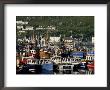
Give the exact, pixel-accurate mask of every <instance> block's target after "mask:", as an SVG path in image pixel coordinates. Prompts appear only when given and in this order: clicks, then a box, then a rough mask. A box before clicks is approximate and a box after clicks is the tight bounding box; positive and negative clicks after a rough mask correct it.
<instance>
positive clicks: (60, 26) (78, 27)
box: [16, 16, 94, 38]
mask: <svg viewBox="0 0 110 90" xmlns="http://www.w3.org/2000/svg"><path fill="white" fill-rule="evenodd" d="M16 20H17V21H19V20H22V21H28V22H29V23H28V25H30V26H33V27H34V29H35V28H36V27H39V26H43V27H48V26H53V27H56V30H54V31H50V32H49V35H50V36H60V35H62V36H64V35H65V36H70V35H72V36H73V37H82V36H83V38H90V37H92V36H94V16H17V17H16ZM24 27H25V26H24ZM37 32H38V31H35V33H37ZM45 32H46V30H40V31H39V33H40V34H44V33H45ZM27 33H29V32H27ZM37 34H38V33H37Z"/></svg>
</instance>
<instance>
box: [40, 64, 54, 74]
mask: <svg viewBox="0 0 110 90" xmlns="http://www.w3.org/2000/svg"><path fill="white" fill-rule="evenodd" d="M41 73H42V74H53V64H52V63H45V64H42V72H41Z"/></svg>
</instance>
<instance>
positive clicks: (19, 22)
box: [16, 21, 28, 25]
mask: <svg viewBox="0 0 110 90" xmlns="http://www.w3.org/2000/svg"><path fill="white" fill-rule="evenodd" d="M16 24H19V25H24V24H28V22H26V21H25V22H23V21H16Z"/></svg>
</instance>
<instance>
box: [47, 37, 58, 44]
mask: <svg viewBox="0 0 110 90" xmlns="http://www.w3.org/2000/svg"><path fill="white" fill-rule="evenodd" d="M49 42H51V43H55V42H60V37H50V40H49Z"/></svg>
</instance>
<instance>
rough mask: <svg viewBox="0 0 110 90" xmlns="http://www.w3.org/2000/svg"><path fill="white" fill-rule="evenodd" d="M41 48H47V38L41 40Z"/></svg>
mask: <svg viewBox="0 0 110 90" xmlns="http://www.w3.org/2000/svg"><path fill="white" fill-rule="evenodd" d="M40 42H41V47H44V46H46V42H45V38H41V41H40Z"/></svg>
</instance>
